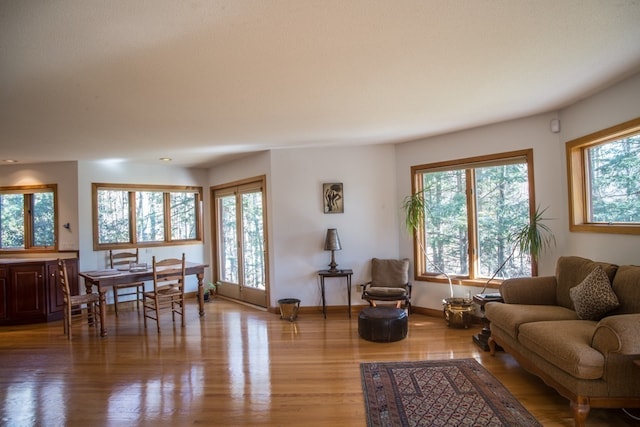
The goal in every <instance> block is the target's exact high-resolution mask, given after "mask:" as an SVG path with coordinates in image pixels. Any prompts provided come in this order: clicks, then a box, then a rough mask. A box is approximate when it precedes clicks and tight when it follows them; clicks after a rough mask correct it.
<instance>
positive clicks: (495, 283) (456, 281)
mask: <svg viewBox="0 0 640 427" xmlns="http://www.w3.org/2000/svg"><path fill="white" fill-rule="evenodd" d="M415 280H416V281H417V282H432V283H446V284H447V285H448V284H449V281H448V280H447V278H446V277H444V276H443V275H439V276H418V277H416V278H415ZM451 283H452V284H453V285H461V286H474V287H478V288H484V287H485V285H486V284H487V279H460V278H457V277H452V278H451ZM501 284H502V280H501V279H493V280H492V281H491V283H489V284H488V285H487V289H500V285H501Z"/></svg>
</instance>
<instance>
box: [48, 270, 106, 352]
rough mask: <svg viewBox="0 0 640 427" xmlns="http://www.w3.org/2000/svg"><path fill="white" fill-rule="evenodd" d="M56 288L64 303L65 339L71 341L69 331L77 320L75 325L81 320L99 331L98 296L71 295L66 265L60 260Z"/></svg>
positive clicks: (93, 294)
mask: <svg viewBox="0 0 640 427" xmlns="http://www.w3.org/2000/svg"><path fill="white" fill-rule="evenodd" d="M58 286H59V287H60V289H61V291H62V296H63V301H64V317H63V320H64V334H65V335H66V336H67V339H69V340H70V339H71V335H72V333H71V329H72V326H73V322H74V320H76V319H79V321H77V322H76V323H82V320H85V321H86V322H87V323H88V324H89V326H90V327H92V328H94V330H95V331H96V332H97V331H99V330H100V329H99V328H98V326H99V322H100V311H99V310H102V306H101V305H100V298H99V296H98V294H97V293H91V294H83V295H71V289H70V287H69V276H68V274H67V265H66V264H65V262H64V260H62V259H58Z"/></svg>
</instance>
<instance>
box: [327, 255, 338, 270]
mask: <svg viewBox="0 0 640 427" xmlns="http://www.w3.org/2000/svg"><path fill="white" fill-rule="evenodd" d="M337 266H338V264H336V259H335V256H334V253H333V251H331V263H330V264H329V272H330V273H337V272H338V269H337V268H336V267H337Z"/></svg>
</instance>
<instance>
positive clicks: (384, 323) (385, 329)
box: [358, 307, 409, 342]
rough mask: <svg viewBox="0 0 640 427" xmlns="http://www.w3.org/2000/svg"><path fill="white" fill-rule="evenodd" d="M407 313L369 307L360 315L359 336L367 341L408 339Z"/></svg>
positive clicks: (391, 308) (387, 308) (395, 309)
mask: <svg viewBox="0 0 640 427" xmlns="http://www.w3.org/2000/svg"><path fill="white" fill-rule="evenodd" d="M408 325H409V318H408V316H407V313H406V312H405V311H404V310H402V309H401V308H395V307H367V308H365V309H364V310H362V311H361V312H360V314H359V315H358V334H359V335H360V337H361V338H364V339H365V340H367V341H375V342H393V341H399V340H401V339H404V338H406V336H407V330H408Z"/></svg>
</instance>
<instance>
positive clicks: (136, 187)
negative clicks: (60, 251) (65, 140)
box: [91, 183, 204, 251]
mask: <svg viewBox="0 0 640 427" xmlns="http://www.w3.org/2000/svg"><path fill="white" fill-rule="evenodd" d="M98 190H122V191H127V192H128V197H129V213H128V217H129V233H130V235H129V242H126V243H102V244H100V243H98V242H99V230H98ZM136 191H152V192H162V193H163V200H164V202H165V203H164V210H165V212H164V214H165V215H164V216H165V217H164V236H165V240H164V241H161V242H158V241H156V242H137V241H136V235H137V234H136V220H135V219H136V212H135V210H136V206H135V192H136ZM177 192H192V193H195V194H197V196H196V197H197V200H196V204H197V206H196V210H195V215H196V237H195V238H194V239H189V240H171V224H170V217H171V215H170V209H171V207H170V206H169V202H170V193H177ZM203 194H204V190H203V187H197V186H181V185H144V184H109V183H92V184H91V213H92V218H93V249H94V250H95V251H102V250H109V249H126V248H136V247H140V248H141V247H157V246H177V245H193V244H197V243H203V241H204V239H203V230H204V228H203V213H202V205H203V203H204V199H203Z"/></svg>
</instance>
